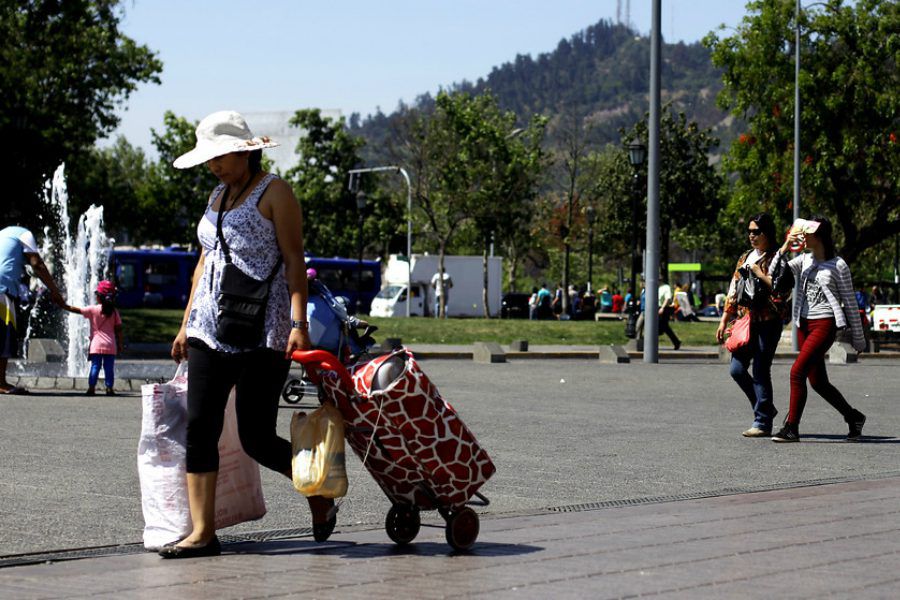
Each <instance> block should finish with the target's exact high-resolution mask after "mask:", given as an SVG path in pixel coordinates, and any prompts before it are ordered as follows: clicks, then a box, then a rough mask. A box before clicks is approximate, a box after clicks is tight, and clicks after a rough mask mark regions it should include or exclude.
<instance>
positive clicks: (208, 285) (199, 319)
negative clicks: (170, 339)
mask: <svg viewBox="0 0 900 600" xmlns="http://www.w3.org/2000/svg"><path fill="white" fill-rule="evenodd" d="M275 177H276V176H275V175H272V174H267V175H266V176H265V177H263V178H262V180H260V182H259V183H258V184H257V185H256V187H254V188H253V190H252V191H251V192H250V195H249V196H247V199H246V200H244V202H243V203H242V204H241V205H240V206H238V207H237V208H234V209H232V210H229V211H228V212H226V213H225V215H224V217H223V218H222V236H223V237H224V238H225V241H226V242H227V243H228V247H229V249H230V250H231V262H232V263H234V264H235V265H236V266H237V267H238V268H239V269H240V270H241V271H243V272H244V273H246V274H247V275H250V276H251V277H253V278H254V279H259V280H264V279H266V278H268V277H269V275H270V274H271V273H272V269H273V268H274V267H275V263H276V262H277V261H278V257H279V255H280V253H281V251H280V250H279V248H278V242H277V240H276V238H275V224H274V223H273V222H272V221H270V220H269V219H266V218H265V217H263V216H262V215H261V214H260V212H259V199H260V198H261V197H262V195H263V192H265V191H266V188H267V187H268V185H269V183H271V182H272V180H273V179H275ZM224 190H225V184H219V185H218V186H217V187H216V189H214V190H213V192H212V194H210V196H209V203H208V204H207V206H206V212H205V213H204V215H203V217H202V218H201V219H200V223H198V225H197V238H198V239H199V240H200V245H201V246H203V250H204V252H205V254H206V259H205V261H204V266H203V274H202V275H201V276H200V281H199V283H198V284H197V290H196V292H195V293H194V299H193V303H192V304H191V314H190V315H189V317H188V322H187V336H188V337H189V338H197V339H199V340H200V341H202V342H203V343H204V344H206V345H207V346H209V347H210V348H212V349H214V350H219V351H222V352H242V351H243V350H242V349H240V348H235V347H234V346H229V345H228V344H223V343H222V342H220V341H219V340H217V339H216V313H217V312H218V304H217V301H216V298H217V297H218V295H219V281H220V278H221V276H222V271H223V270H224V268H225V253H224V252H223V251H222V245H221V244H220V243H219V240H218V237H217V236H216V219H217V218H218V212H217V211H214V210H213V209H212V205H213V202H214V201H215V199H216V198H218V197H219V196H220V195H221V194H222V192H223V191H224ZM290 319H291V303H290V295H289V293H288V285H287V279H286V278H285V275H284V265H281V266H280V267H279V268H278V272H277V273H276V274H275V277H274V278H273V279H272V286H271V288H270V289H269V303H268V305H267V306H266V334H265V347H266V348H271V349H273V350H284V348H285V347H286V346H287V340H288V336H289V334H290V332H291V321H290ZM260 347H263V346H262V345H261V346H260Z"/></svg>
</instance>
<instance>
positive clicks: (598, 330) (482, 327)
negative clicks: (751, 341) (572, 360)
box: [367, 317, 717, 346]
mask: <svg viewBox="0 0 900 600" xmlns="http://www.w3.org/2000/svg"><path fill="white" fill-rule="evenodd" d="M367 320H368V321H369V323H371V324H372V325H377V326H378V331H377V332H376V333H375V337H376V338H377V339H379V340H382V339H384V338H386V337H399V338H401V339H402V340H403V343H404V344H407V343H410V344H412V343H419V344H471V343H473V342H497V343H498V344H508V343H510V342H511V341H513V340H523V339H524V340H528V343H529V344H562V345H567V344H569V345H576V346H581V345H596V346H600V345H605V344H625V343H626V342H627V341H628V338H626V337H625V322H624V321H619V320H615V319H603V320H600V321H596V322H594V321H528V320H522V319H504V320H500V319H423V318H420V317H413V318H410V319H405V318H401V319H383V318H382V319H379V318H374V317H371V318H368V319H367ZM716 326H717V324H716V323H673V324H672V329H674V330H675V333H676V335H678V337H679V338H680V339H681V342H682V343H683V344H685V345H689V346H708V345H711V344H715V337H716ZM663 343H664V344H666V343H668V338H666V337H665V336H664V337H663Z"/></svg>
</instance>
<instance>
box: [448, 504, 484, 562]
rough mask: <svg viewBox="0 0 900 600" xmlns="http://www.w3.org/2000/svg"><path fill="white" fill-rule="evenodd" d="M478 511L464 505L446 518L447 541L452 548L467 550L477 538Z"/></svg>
mask: <svg viewBox="0 0 900 600" xmlns="http://www.w3.org/2000/svg"><path fill="white" fill-rule="evenodd" d="M479 528H480V527H479V524H478V513H476V512H475V511H474V510H472V509H471V508H469V507H468V506H464V507H463V508H461V509H459V510H458V511H456V512H454V513H453V514H452V515H450V517H449V518H448V519H447V529H446V533H447V543H448V544H450V546H451V547H452V548H453V549H454V550H463V551H464V550H468V549H469V548H471V547H472V546H474V545H475V540H476V539H478V531H479Z"/></svg>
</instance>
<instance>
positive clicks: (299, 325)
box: [291, 319, 309, 331]
mask: <svg viewBox="0 0 900 600" xmlns="http://www.w3.org/2000/svg"><path fill="white" fill-rule="evenodd" d="M291 329H302V330H303V331H309V321H297V320H295V319H291Z"/></svg>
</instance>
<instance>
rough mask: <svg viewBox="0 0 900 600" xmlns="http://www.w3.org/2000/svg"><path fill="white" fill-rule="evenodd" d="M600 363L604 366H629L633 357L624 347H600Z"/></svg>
mask: <svg viewBox="0 0 900 600" xmlns="http://www.w3.org/2000/svg"><path fill="white" fill-rule="evenodd" d="M599 358H600V362H601V363H604V364H627V363H630V362H631V357H629V356H628V352H626V351H625V348H623V347H622V346H615V345H609V346H600V357H599Z"/></svg>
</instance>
